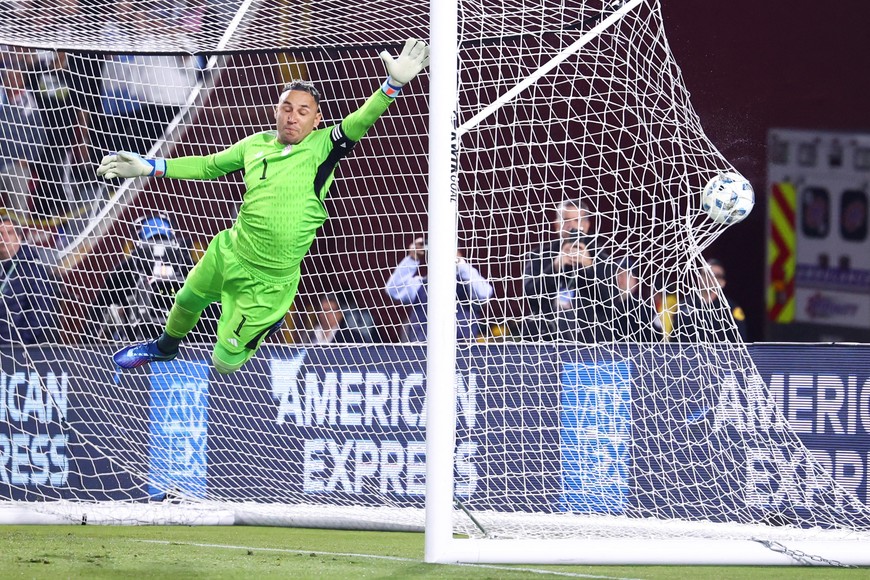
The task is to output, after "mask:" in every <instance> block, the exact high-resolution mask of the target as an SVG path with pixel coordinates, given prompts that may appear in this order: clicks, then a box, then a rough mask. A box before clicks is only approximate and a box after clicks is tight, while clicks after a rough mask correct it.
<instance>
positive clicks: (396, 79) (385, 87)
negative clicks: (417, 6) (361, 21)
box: [341, 39, 429, 141]
mask: <svg viewBox="0 0 870 580" xmlns="http://www.w3.org/2000/svg"><path fill="white" fill-rule="evenodd" d="M380 56H381V60H383V61H384V65H385V66H386V68H387V80H385V81H384V84H382V85H381V88H380V89H378V90H377V91H376V92H375V94H373V95H372V96H371V97H369V99H368V100H367V101H366V102H365V104H363V106H362V107H360V108H359V109H357V110H356V111H354V112H353V113H351V114H350V115H348V116H347V117H345V119H344V121H342V122H341V130H342V131H343V132H344V134H345V135H346V136H347V138H348V139H350V140H351V141H359V140H360V139H362V137H363V135H365V134H366V131H368V130H369V129H370V128H371V126H372V125H374V124H375V121H377V120H378V117H380V116H381V115H382V114H383V113H384V111H386V110H387V107H388V106H390V103H392V102H393V100H394V99H395V98H396V97H397V96H398V95H399V92H400V91H401V90H402V87H403V86H405V85H406V84H407V83H409V82H411V81H412V80H413V79H414V78H415V77H416V76H417V75H418V74H420V71H422V70H423V69H424V68H426V67H427V66H428V65H429V47H428V46H427V45H426V43H425V42H423V41H422V40H414V39H408V40H407V41H406V42H405V47H404V48H403V49H402V53H401V54H400V55H399V56H398V57H396V58H393V57H392V56H391V55H390V53H388V52H387V51H383V52H382V53H381V54H380Z"/></svg>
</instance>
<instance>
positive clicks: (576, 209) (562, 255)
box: [523, 199, 592, 340]
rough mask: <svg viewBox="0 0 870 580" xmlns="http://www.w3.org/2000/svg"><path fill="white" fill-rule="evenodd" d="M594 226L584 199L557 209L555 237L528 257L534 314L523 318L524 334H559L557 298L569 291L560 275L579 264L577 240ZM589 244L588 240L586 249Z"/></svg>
mask: <svg viewBox="0 0 870 580" xmlns="http://www.w3.org/2000/svg"><path fill="white" fill-rule="evenodd" d="M591 227H592V222H591V219H590V217H589V209H588V208H587V207H586V206H585V205H584V204H583V203H581V202H578V201H575V200H573V199H567V200H565V201H563V202H562V203H560V204H559V205H558V207H557V208H556V215H555V217H554V219H553V221H552V230H553V231H552V236H553V238H552V239H551V240H548V241H545V242H543V243H542V244H541V246H540V247H539V248H538V249H537V250H536V251H532V252H529V254H528V255H527V256H526V261H525V266H524V268H523V293H524V295H525V298H526V301H527V302H528V305H529V309H530V310H531V315H530V316H528V317H526V319H525V320H524V321H523V327H524V328H523V335H524V336H526V337H528V338H533V339H541V340H553V339H555V338H556V336H557V335H558V334H559V329H558V323H557V321H556V315H557V312H558V304H557V298H558V295H559V292H560V291H564V290H565V289H564V288H559V283H560V274H561V272H562V270H563V268H565V267H573V266H575V265H576V259H577V252H576V249H577V248H576V246H575V245H574V242H575V241H576V237H577V235H578V234H579V233H589V232H590V230H591ZM572 238H573V239H572ZM588 243H589V240H588V239H587V240H586V243H585V244H584V248H585V246H586V244H588ZM589 249H590V250H591V248H589ZM562 281H564V280H562Z"/></svg>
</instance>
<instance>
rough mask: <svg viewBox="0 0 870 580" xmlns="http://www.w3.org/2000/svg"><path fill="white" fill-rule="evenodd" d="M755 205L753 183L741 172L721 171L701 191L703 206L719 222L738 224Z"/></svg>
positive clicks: (711, 217)
mask: <svg viewBox="0 0 870 580" xmlns="http://www.w3.org/2000/svg"><path fill="white" fill-rule="evenodd" d="M754 206H755V192H754V191H752V185H751V184H750V183H749V182H748V181H747V180H746V178H745V177H743V176H742V175H740V174H739V173H732V172H727V173H720V174H719V175H717V176H716V177H714V178H713V179H711V180H710V181H708V182H707V185H705V186H704V191H703V192H702V193H701V207H703V208H704V211H705V212H707V215H708V216H710V219H712V220H713V221H714V222H716V223H717V224H736V223H737V222H739V221H743V219H744V218H745V217H746V216H748V215H749V212H751V211H752V208H753V207H754Z"/></svg>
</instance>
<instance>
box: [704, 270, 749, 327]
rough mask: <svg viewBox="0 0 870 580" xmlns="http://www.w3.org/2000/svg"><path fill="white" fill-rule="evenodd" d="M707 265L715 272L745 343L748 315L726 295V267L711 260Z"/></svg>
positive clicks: (722, 294)
mask: <svg viewBox="0 0 870 580" xmlns="http://www.w3.org/2000/svg"><path fill="white" fill-rule="evenodd" d="M707 265H708V266H710V271H711V272H713V277H714V278H716V283H717V284H719V288H720V290H721V291H720V292H719V294H721V296H722V298H723V299H724V300H725V301H726V302H727V303H728V306H729V307H730V308H731V316H732V317H733V318H734V324H735V325H736V326H737V332H738V334H740V338H742V339H743V340H744V341H745V340H746V314H745V313H744V312H743V309H742V308H741V307H740V305H738V304H737V303H736V302H734V300H733V298H731V297H729V296H728V295H727V294H726V293H725V286H726V285H727V284H728V276H727V275H726V272H725V266H723V265H722V262H720V261H719V260H716V259H714V258H711V259H709V260H707Z"/></svg>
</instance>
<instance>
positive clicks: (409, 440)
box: [0, 0, 870, 566]
mask: <svg viewBox="0 0 870 580" xmlns="http://www.w3.org/2000/svg"><path fill="white" fill-rule="evenodd" d="M364 8H365V11H366V13H365V17H364V18H363V17H361V14H360V12H361V11H360V3H359V2H354V1H352V0H333V1H331V2H328V3H316V2H310V1H302V2H291V1H285V0H216V1H212V2H200V1H197V0H160V1H157V2H152V1H151V0H147V1H146V0H130V1H129V2H115V1H111V2H110V1H109V0H93V1H91V2H82V3H81V5H79V4H78V3H76V2H63V3H60V4H58V5H57V6H52V7H46V8H45V9H41V8H40V9H39V10H37V9H36V8H34V7H33V6H32V5H31V3H28V2H16V3H12V4H11V5H10V14H9V17H8V18H7V19H5V20H4V22H3V23H0V62H2V64H3V69H2V71H0V73H2V74H0V78H2V81H3V88H2V91H3V97H4V98H2V99H0V129H2V131H3V135H2V136H3V137H5V139H4V141H3V147H2V148H0V184H2V187H3V190H2V192H0V193H2V194H3V195H4V196H5V198H4V207H3V209H4V211H3V216H2V218H3V219H2V220H0V228H4V235H8V236H9V239H14V240H17V241H18V242H20V244H17V242H16V243H10V244H8V245H6V244H4V245H0V251H6V252H8V253H10V254H12V253H14V255H10V256H6V255H5V254H4V255H3V256H2V258H3V259H2V260H0V261H2V262H3V265H4V267H3V269H2V270H0V274H4V275H5V277H4V278H3V279H2V280H0V282H2V291H3V292H2V306H3V308H2V310H0V523H18V524H21V523H28V524H31V523H33V524H50V523H53V524H57V523H65V524H75V525H79V524H88V525H92V524H98V525H103V524H105V525H138V524H160V525H173V524H177V525H281V526H309V527H327V528H346V529H370V530H403V531H408V530H413V531H420V532H425V534H426V540H425V546H426V547H425V559H426V561H429V562H481V563H483V562H490V563H540V564H543V563H554V564H571V563H578V564H666V563H670V564H744V565H750V564H758V565H827V566H840V565H870V509H868V498H870V484H868V480H870V476H868V473H867V472H868V471H870V468H868V467H867V466H868V464H870V459H868V458H867V457H868V454H867V448H870V447H868V446H867V445H865V446H864V447H861V445H864V443H862V442H863V441H865V440H866V438H867V434H868V433H870V406H868V405H870V355H868V352H870V351H867V352H865V351H860V349H857V348H856V349H855V350H848V352H839V351H835V352H828V351H824V352H822V351H819V350H813V351H812V356H810V355H808V354H806V353H808V352H809V351H808V350H805V349H803V348H802V347H801V346H798V345H786V346H781V347H772V348H774V351H775V352H773V354H771V355H768V356H767V357H761V358H759V357H757V356H756V354H757V353H758V352H760V351H762V350H763V349H762V348H760V345H747V344H745V343H744V341H743V340H742V338H741V336H740V328H739V324H738V322H739V321H738V320H737V318H735V315H734V312H735V308H734V307H735V305H733V304H730V303H729V302H728V301H727V299H726V298H725V294H724V292H723V288H722V286H721V282H720V278H717V277H716V275H715V272H714V269H715V268H714V267H715V265H714V264H711V263H708V261H707V260H706V257H707V256H706V250H708V248H710V246H711V244H712V243H713V242H714V241H715V240H716V239H717V237H718V236H719V235H720V234H721V233H722V232H723V231H724V229H725V228H726V227H734V228H739V227H741V226H740V224H735V225H731V226H726V225H724V224H721V223H716V222H714V221H713V220H712V219H710V217H709V216H708V215H707V214H706V213H705V211H704V210H703V208H702V203H701V191H702V188H703V187H704V184H705V183H707V182H708V181H709V180H710V179H711V177H714V176H716V175H718V174H720V173H722V172H727V171H735V167H733V166H732V164H731V163H730V162H729V160H727V159H725V158H724V157H723V156H722V155H721V153H720V152H719V150H718V149H717V147H716V146H715V144H713V143H711V142H710V140H709V139H708V138H707V136H706V135H705V133H704V131H703V128H702V126H701V123H700V120H699V119H698V116H697V115H696V114H695V112H694V110H693V108H692V105H691V102H690V100H689V93H688V90H687V89H686V87H685V86H684V83H683V79H682V76H681V73H680V69H679V67H678V65H677V60H676V59H675V57H674V55H673V54H672V53H671V50H670V48H669V46H668V42H667V37H666V35H665V23H663V22H662V16H661V13H660V2H659V0H539V1H538V2H515V1H510V0H496V1H492V0H449V1H443V2H442V1H441V0H438V1H435V0H432V1H431V2H429V3H411V4H407V3H406V4H399V3H396V2H395V1H394V0H372V1H371V2H368V3H366V5H365V7H364ZM406 38H420V39H424V40H426V41H427V42H429V44H430V46H431V65H430V67H429V69H428V70H426V71H424V72H423V73H422V74H420V75H419V76H418V77H417V78H415V79H414V80H413V81H412V82H410V83H409V84H408V85H407V86H406V87H405V88H403V89H402V91H401V94H400V95H399V97H398V98H397V99H396V101H395V102H393V103H392V104H391V105H390V106H389V108H388V109H387V111H386V112H385V113H384V114H383V115H382V116H381V117H380V118H379V119H378V120H377V122H376V123H375V124H374V126H373V127H372V128H371V129H370V130H369V132H368V133H367V134H366V135H365V136H364V138H363V139H362V140H361V141H360V142H359V143H358V144H356V145H354V147H353V150H352V151H351V152H350V154H348V155H346V156H345V157H344V158H342V159H341V160H340V162H339V163H338V165H337V169H336V172H335V180H334V182H332V185H331V187H330V188H329V190H328V191H327V192H324V193H325V194H324V196H323V197H322V198H320V199H319V201H320V202H321V203H322V209H323V210H325V211H326V213H327V214H328V215H329V218H328V219H327V220H326V222H325V223H324V224H323V225H322V227H321V228H320V229H319V231H318V233H317V235H316V237H315V239H314V242H313V243H312V245H311V247H310V249H309V250H308V253H307V254H306V257H305V259H304V261H303V262H302V276H301V280H300V283H299V288H298V293H297V295H296V301H295V303H294V306H293V308H292V310H291V311H290V312H288V313H287V316H286V317H285V321H286V325H285V326H284V328H283V329H282V331H281V332H280V333H278V334H277V335H275V336H274V337H271V338H270V339H269V340H268V341H267V342H266V343H265V344H264V345H263V346H262V347H261V348H260V349H259V350H258V351H257V353H256V355H255V356H254V357H253V358H252V359H251V360H250V361H248V362H247V363H246V364H245V366H244V367H243V368H242V369H241V370H240V371H238V372H236V373H234V374H230V375H222V374H219V373H217V372H216V371H214V369H212V367H211V363H210V361H211V353H212V349H213V345H214V341H215V333H216V325H217V324H218V320H219V317H220V316H221V310H220V309H219V308H217V307H210V308H209V309H207V310H206V311H205V312H204V314H203V317H202V319H201V321H200V325H199V326H198V327H197V328H196V329H195V330H194V331H193V333H192V335H191V336H190V337H189V338H188V339H186V340H185V342H184V343H183V344H182V348H181V351H180V355H179V357H178V358H177V359H176V360H175V361H172V362H168V363H156V364H152V365H149V366H146V367H142V368H139V369H134V370H129V371H122V370H121V369H119V368H117V367H116V366H115V365H114V363H113V359H112V353H113V352H114V351H116V350H117V349H118V348H120V347H121V346H122V345H126V344H128V343H130V342H134V341H139V340H146V339H150V338H153V337H154V336H155V335H156V334H157V333H159V332H160V330H161V329H162V327H163V324H164V323H165V313H166V309H167V308H168V307H169V305H170V304H171V302H172V297H173V296H174V295H175V293H176V292H177V291H178V290H179V288H180V287H181V285H182V284H183V281H184V279H185V277H186V276H187V274H188V273H189V272H190V271H191V269H192V268H193V267H194V264H195V263H196V261H197V260H198V259H200V257H201V256H202V253H203V251H204V250H205V248H206V247H207V245H208V244H209V242H210V240H212V239H213V238H214V237H215V236H216V235H217V234H218V233H219V232H221V231H223V230H225V229H228V228H231V227H233V224H234V222H235V220H236V217H237V215H238V213H239V211H240V209H239V208H240V207H241V206H243V204H244V203H248V202H249V200H250V198H246V186H245V182H244V180H243V176H242V175H240V174H239V172H233V173H230V174H228V175H226V176H221V177H219V178H217V179H214V180H176V179H171V178H170V179H157V178H151V177H143V178H140V179H131V180H126V181H122V180H114V181H113V180H108V181H107V180H104V179H100V178H98V177H97V176H96V175H95V173H94V169H95V166H96V164H97V163H98V162H99V159H100V158H101V157H102V156H103V155H105V154H106V153H108V152H110V151H114V150H120V149H130V150H133V151H134V152H137V153H139V154H141V155H143V156H150V157H164V158H169V159H171V158H174V157H180V156H207V155H210V154H212V153H215V152H217V151H220V150H223V149H225V148H228V147H230V146H232V145H233V144H234V143H236V142H238V141H240V140H242V139H245V138H247V137H249V136H250V135H252V134H255V133H260V132H267V131H273V130H275V128H276V117H275V106H276V99H277V98H278V95H279V94H280V91H281V88H282V87H283V86H284V83H286V82H288V81H290V80H293V79H305V80H310V81H312V82H313V83H314V86H316V87H317V88H318V90H319V92H320V94H321V96H322V99H321V101H320V105H319V106H320V111H321V113H322V116H323V121H322V123H321V125H320V126H319V129H323V130H326V131H333V127H334V126H335V125H337V124H339V123H341V122H342V120H343V119H344V118H346V116H348V115H349V114H351V113H353V112H354V111H356V110H357V109H358V107H359V106H360V105H361V104H362V103H363V102H365V100H366V99H367V98H369V97H370V96H371V95H372V94H373V92H375V91H378V90H380V89H379V87H380V86H381V83H382V82H383V79H384V74H385V72H384V67H383V63H382V62H381V59H380V58H379V56H378V55H379V53H380V52H381V51H383V50H386V51H387V52H389V53H391V54H396V53H397V52H398V51H399V50H401V47H402V46H403V44H404V41H405V39H406ZM276 147H277V148H276V151H275V155H276V156H278V155H283V156H290V155H294V154H299V153H300V151H303V152H304V148H300V147H295V146H294V147H286V146H285V147H281V146H280V144H278V143H277V142H276ZM256 159H257V160H259V158H256ZM272 162H273V161H272V158H270V161H269V163H272ZM256 163H259V161H256ZM170 167H171V162H170ZM256 167H257V171H258V172H259V171H262V172H263V175H265V172H266V170H267V164H266V163H265V161H264V162H263V164H262V169H260V165H256ZM271 167H272V169H274V165H273V166H271ZM258 174H259V173H255V174H253V175H258ZM169 177H171V172H170V175H169ZM248 179H249V181H251V174H248ZM782 189H783V190H789V188H788V187H784V188H782ZM791 189H794V188H791ZM759 195H760V190H759ZM787 201H788V200H787V199H784V203H786V202H787ZM317 207H318V208H319V207H321V206H317ZM280 209H281V210H287V211H290V212H292V211H293V210H294V209H295V208H294V207H289V206H288V207H284V206H280ZM305 217H306V218H307V217H310V216H307V215H306V216H305ZM10 248H11V249H10ZM807 348H816V349H821V348H823V347H819V346H816V347H807ZM859 351H860V352H859ZM762 359H763V360H762ZM787 360H788V361H792V362H789V363H788V365H786V362H785V361H787ZM771 361H772V362H771ZM794 361H797V362H794ZM802 365H807V366H808V369H809V370H804V366H802ZM846 367H848V369H847V370H842V369H844V368H846ZM783 369H785V370H783ZM844 372H845V373H846V376H841V375H842V374H843V373H844ZM789 373H791V374H789ZM838 373H839V374H838ZM865 383H866V386H865ZM807 436H809V437H807ZM825 437H829V439H826V440H825V441H824V442H823V444H820V443H819V440H821V439H824V438H825ZM831 441H833V442H831ZM855 441H858V443H854V442H855Z"/></svg>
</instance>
